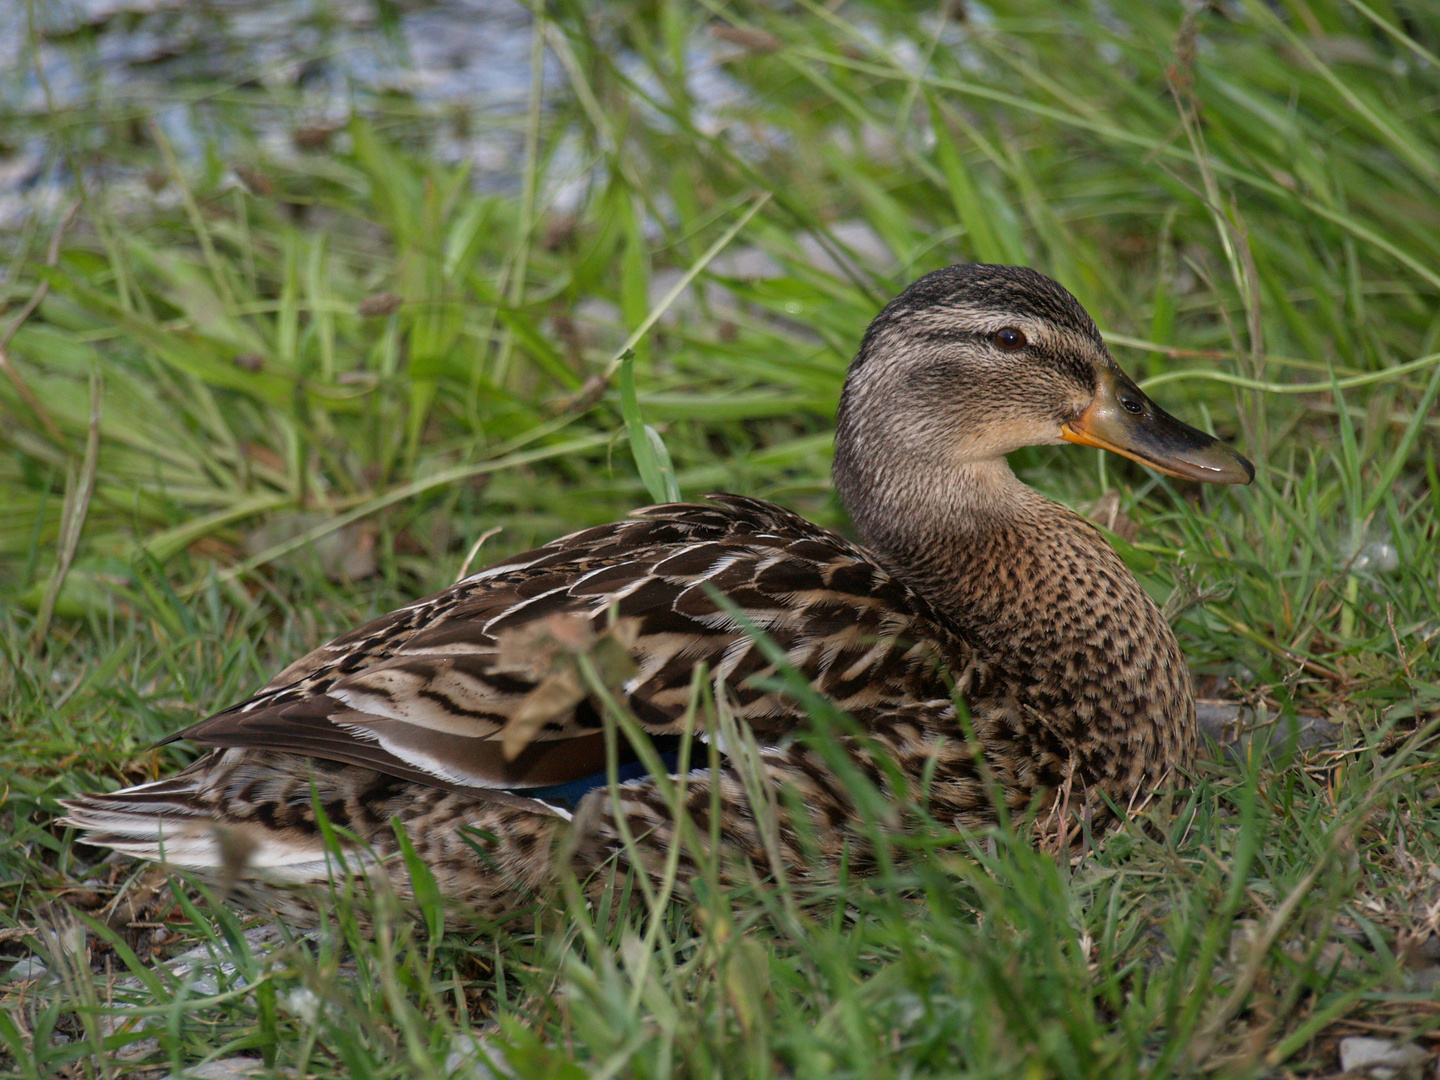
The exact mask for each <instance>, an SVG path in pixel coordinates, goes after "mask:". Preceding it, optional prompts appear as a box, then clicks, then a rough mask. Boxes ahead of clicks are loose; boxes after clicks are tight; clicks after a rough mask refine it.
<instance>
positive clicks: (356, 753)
mask: <svg viewBox="0 0 1440 1080" xmlns="http://www.w3.org/2000/svg"><path fill="white" fill-rule="evenodd" d="M716 592H718V593H719V594H721V595H723V596H724V597H725V598H726V600H727V601H728V602H729V604H731V605H734V607H735V608H737V609H738V610H739V611H741V612H742V613H743V615H744V618H745V620H746V621H748V622H749V623H750V624H751V625H752V626H754V627H756V628H758V629H760V630H763V631H764V632H765V633H766V634H767V635H768V636H769V637H770V638H771V639H772V640H773V641H775V642H776V643H777V644H778V645H779V646H780V648H781V649H782V650H783V651H784V653H785V656H786V659H787V662H788V663H789V664H790V665H791V666H792V667H794V668H795V669H796V670H798V671H799V672H800V673H801V674H802V675H803V676H804V677H805V678H806V679H808V680H809V682H810V684H811V685H812V687H813V688H814V689H815V690H816V691H817V692H819V693H820V694H822V695H823V696H825V697H826V698H829V699H830V700H832V701H834V702H835V703H836V704H838V705H839V706H840V707H841V708H842V709H845V710H847V711H848V712H850V713H851V715H853V716H855V717H856V718H857V720H859V721H860V722H861V724H862V726H868V725H866V720H867V718H869V717H879V716H882V715H886V714H888V715H891V716H893V715H895V714H897V713H902V712H904V711H905V710H907V709H910V708H913V707H914V706H915V705H916V704H917V703H920V702H926V703H935V704H937V705H939V706H941V707H943V705H944V704H948V702H949V700H950V694H951V688H950V683H949V681H948V679H949V675H948V674H947V669H948V670H949V671H955V672H958V671H960V670H961V669H962V668H963V667H965V663H964V662H965V660H966V658H967V654H968V652H969V650H968V649H967V648H966V647H965V646H964V644H963V643H961V642H960V641H959V640H958V639H956V638H955V637H954V636H953V635H952V634H951V633H950V632H949V631H948V630H947V629H946V628H945V627H944V625H943V624H942V623H941V622H940V621H939V620H938V619H937V617H936V616H935V615H934V613H933V611H931V609H930V608H929V607H928V605H927V604H926V603H925V601H924V600H922V599H921V598H920V597H919V596H917V595H916V594H915V593H914V592H913V591H912V590H911V589H910V588H909V587H908V586H906V585H905V584H904V583H903V582H901V581H900V580H899V579H897V578H896V577H894V575H892V574H891V573H890V572H889V571H888V570H887V569H886V568H885V567H884V566H882V565H881V564H879V563H878V562H877V561H876V560H875V559H874V557H873V556H871V555H870V554H868V553H867V552H865V551H864V550H863V549H861V548H859V547H857V546H856V545H854V544H851V543H850V542H849V541H847V540H845V539H843V538H842V537H840V536H838V535H836V534H835V533H832V532H829V531H828V530H825V529H821V528H819V527H818V526H816V525H813V524H811V523H810V522H807V521H806V520H805V519H804V518H801V517H799V516H798V515H796V514H792V513H790V512H789V511H787V510H784V509H782V508H780V507H777V506H774V505H772V504H770V503H766V502H761V501H759V500H754V499H746V498H742V497H739V496H733V495H719V496H712V497H711V501H710V502H709V503H708V504H673V505H666V506H657V507H650V508H648V509H645V510H642V511H639V512H637V514H636V515H635V516H633V517H632V518H630V519H628V520H625V521H621V522H617V523H614V524H610V525H603V526H599V527H597V528H593V529H588V530H585V531H583V532H579V533H574V534H572V535H570V536H566V537H563V538H561V539H559V540H556V541H554V542H552V543H550V544H546V545H545V546H544V547H541V548H537V549H535V550H533V551H530V552H526V553H524V554H522V555H517V556H515V557H513V558H511V559H507V560H505V561H504V562H501V563H497V564H495V565H493V566H490V567H488V568H486V569H485V570H482V571H480V572H479V573H477V574H474V575H472V576H470V577H468V578H465V579H464V580H462V581H460V582H458V583H457V584H455V585H453V586H451V587H450V588H447V589H444V590H442V591H441V592H438V593H435V594H433V595H431V596H428V597H425V598H424V599H421V600H417V601H416V602H415V603H413V604H409V605H407V606H406V607H403V608H400V609H399V610H397V611H394V612H391V613H390V614H388V615H384V616H382V617H380V618H378V619H376V620H374V621H372V622H370V623H367V624H366V625H364V626H362V627H360V628H359V629H357V630H354V631H352V632H351V633H348V634H346V635H344V636H342V637H339V638H336V639H335V640H333V641H331V642H328V643H327V644H325V645H322V646H320V647H319V648H318V649H316V650H314V651H313V652H311V653H309V654H308V655H306V656H304V657H302V658H301V659H299V660H297V661H296V662H295V663H293V664H291V665H290V666H289V667H288V668H286V669H285V670H284V671H282V672H281V673H280V674H279V675H277V676H276V677H275V678H274V679H273V680H272V681H271V682H270V683H268V684H267V685H266V686H265V687H263V688H262V689H261V690H260V691H259V692H258V693H256V694H255V696H254V697H252V698H250V699H249V700H247V701H244V702H242V703H240V704H238V705H235V706H233V707H232V708H229V709H226V710H225V711H224V712H221V713H218V714H216V715H215V716H212V717H210V718H209V719H207V720H203V721H201V722H200V723H198V724H195V725H193V726H192V727H189V728H187V729H185V730H184V731H181V732H179V733H177V734H176V735H174V736H172V739H181V738H184V739H190V740H193V741H195V742H197V743H199V744H201V745H203V746H209V747H249V748H257V749H268V750H285V751H291V752H295V753H299V754H304V755H308V756H311V757H315V758H322V759H328V760H333V761H341V762H347V763H350V764H355V765H360V766H364V767H366V768H370V769H374V770H376V771H378V772H381V773H385V774H388V775H391V776H396V777H401V778H404V779H409V780H417V781H420V782H422V783H426V784H430V785H434V786H439V787H445V788H452V789H457V790H467V791H473V790H476V789H482V790H483V789H489V790H497V789H524V788H534V787H544V786H548V785H552V784H560V783H565V782H567V781H571V780H576V779H580V778H582V777H587V776H592V775H594V774H595V773H597V772H601V771H603V770H604V768H605V742H604V725H603V720H602V717H601V714H600V711H599V709H598V707H597V706H596V705H595V703H594V702H592V701H591V700H590V699H589V697H588V696H586V695H585V694H584V692H583V690H577V688H578V686H579V684H578V679H577V678H576V677H574V676H573V675H570V676H568V678H569V680H570V681H569V684H568V686H561V685H560V684H563V683H565V682H566V679H567V674H566V671H567V669H566V667H565V664H566V655H567V654H566V648H567V644H566V641H565V639H567V638H568V639H570V643H569V646H568V647H569V648H571V649H572V650H573V651H571V652H570V653H569V654H568V655H569V657H570V660H569V663H570V666H571V668H572V669H573V666H574V661H573V656H574V652H575V651H583V650H584V649H585V648H586V647H589V646H593V645H594V644H595V643H596V642H598V641H599V640H600V639H602V638H603V637H605V636H607V635H608V636H611V637H613V638H614V639H615V640H619V641H622V642H623V645H624V650H625V652H627V653H628V656H629V658H630V661H629V662H628V663H627V664H626V668H627V670H626V671H625V673H624V678H623V681H622V690H623V693H624V697H625V699H626V701H627V703H628V705H629V707H630V708H631V710H632V711H633V712H634V715H635V716H636V718H637V719H638V720H639V722H640V724H641V725H642V726H643V727H644V729H645V730H646V731H648V732H649V733H651V734H652V735H657V736H664V735H676V734H679V733H680V732H681V729H682V726H683V716H684V713H685V711H686V707H687V705H688V704H689V701H690V696H691V681H692V672H693V670H694V668H695V666H696V665H698V664H701V663H704V664H706V665H707V667H708V670H709V672H710V674H711V677H712V678H713V680H714V682H715V685H716V690H717V693H723V694H724V695H725V696H726V697H727V699H728V700H729V702H730V703H731V705H732V706H733V708H734V709H735V712H736V715H737V716H738V717H739V718H740V719H741V720H742V721H744V722H746V723H748V724H749V726H750V727H751V728H752V730H753V731H754V732H755V735H756V738H757V740H758V741H759V742H760V743H761V744H762V745H776V744H778V743H779V742H780V741H782V740H783V739H784V738H785V737H786V736H787V735H788V734H790V733H791V732H793V731H795V730H797V729H798V728H799V727H800V726H801V725H802V724H803V723H804V720H805V713H804V711H803V708H802V707H801V706H800V705H799V703H797V702H796V701H794V700H793V699H792V698H791V697H789V696H787V695H786V694H785V693H783V692H782V691H780V690H777V689H775V688H774V686H773V685H766V680H767V676H773V675H775V673H776V670H775V665H774V664H773V663H772V662H771V661H770V660H769V659H767V656H766V654H765V652H764V651H763V650H762V649H761V648H760V646H759V645H757V644H756V643H755V641H754V640H753V638H752V637H751V636H750V633H749V632H748V630H747V629H746V627H745V626H744V625H743V624H742V623H741V621H740V620H738V619H737V618H736V617H735V616H734V614H733V613H732V612H730V611H727V610H725V609H724V608H723V607H722V606H721V605H720V604H718V603H717V602H716V600H715V599H714V593H716ZM577 641H578V642H579V645H578V646H577V645H576V644H575V643H576V642H577ZM611 648H612V650H613V646H612V647H611ZM547 702H548V704H547ZM537 710H538V712H537ZM522 721H523V723H524V726H525V729H526V734H525V737H524V739H523V742H522V745H521V746H519V747H517V746H516V745H515V744H514V739H513V735H514V730H515V728H514V725H516V724H517V722H522ZM695 722H696V723H697V724H698V725H700V730H699V731H698V734H699V735H700V737H702V738H704V737H705V732H704V730H703V718H697V719H696V721H695ZM507 729H509V730H510V731H511V736H512V737H511V740H510V743H509V745H507V739H506V732H507ZM167 741H171V740H167ZM517 751H518V752H517Z"/></svg>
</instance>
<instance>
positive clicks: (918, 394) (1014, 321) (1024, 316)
mask: <svg viewBox="0 0 1440 1080" xmlns="http://www.w3.org/2000/svg"><path fill="white" fill-rule="evenodd" d="M1062 442H1070V443H1078V444H1080V445H1083V446H1098V447H1101V448H1103V449H1106V450H1111V451H1114V452H1115V453H1118V454H1123V455H1124V456H1125V457H1128V458H1131V459H1133V460H1135V461H1138V462H1140V463H1142V464H1144V465H1147V466H1149V467H1150V468H1153V469H1156V470H1158V471H1159V472H1163V473H1165V474H1166V475H1169V476H1174V477H1179V478H1181V479H1185V480H1198V481H1203V482H1206V483H1214V484H1243V483H1249V482H1250V480H1252V479H1253V478H1254V475H1255V469H1254V466H1252V465H1251V464H1250V462H1249V461H1247V460H1246V459H1245V458H1243V457H1241V456H1240V455H1239V454H1238V453H1236V452H1235V451H1234V450H1231V449H1230V448H1229V447H1228V446H1225V445H1224V444H1223V443H1220V442H1218V441H1217V440H1216V439H1214V438H1213V437H1212V436H1210V435H1207V434H1205V433H1204V432H1203V431H1199V430H1197V429H1196V428H1193V427H1191V426H1190V425H1189V424H1186V423H1183V422H1182V421H1180V420H1177V419H1176V418H1175V417H1173V416H1171V415H1170V414H1169V413H1167V412H1165V411H1164V410H1163V409H1161V408H1160V407H1159V406H1158V405H1156V404H1155V403H1154V402H1153V401H1151V400H1150V399H1149V397H1147V396H1146V395H1145V393H1144V392H1143V391H1142V390H1141V389H1140V388H1139V387H1138V386H1136V385H1135V383H1134V381H1133V380H1132V379H1131V378H1130V377H1129V376H1128V375H1126V374H1125V372H1124V371H1122V370H1121V369H1120V366H1119V365H1118V364H1117V363H1116V362H1115V359H1114V357H1112V356H1111V355H1110V351H1109V349H1108V348H1106V346H1105V342H1104V341H1103V340H1102V339H1101V337H1100V332H1099V331H1098V330H1097V329H1096V328H1095V323H1094V322H1093V321H1092V320H1091V318H1090V316H1089V315H1088V314H1087V313H1086V312H1085V309H1084V308H1083V307H1081V306H1080V303H1079V301H1077V300H1076V299H1075V298H1074V297H1073V296H1071V295H1070V293H1069V292H1067V291H1066V290H1065V289H1064V288H1062V287H1061V286H1059V285H1058V284H1056V283H1055V282H1054V281H1052V280H1051V279H1050V278H1048V277H1046V276H1045V275H1043V274H1039V273H1036V272H1035V271H1034V270H1028V269H1025V268H1023V267H1014V266H990V265H984V264H974V265H965V266H952V267H949V268H947V269H944V270H937V271H936V272H934V273H932V274H928V275H926V276H925V277H923V278H921V279H920V280H919V281H917V282H915V284H913V285H911V286H910V287H909V288H908V289H906V290H905V292H904V293H902V294H901V295H900V296H899V297H897V298H896V299H895V300H893V301H892V302H891V303H889V304H888V305H886V307H885V309H884V310H883V311H882V312H881V313H880V314H879V315H878V316H877V317H876V319H875V321H874V322H873V323H871V325H870V328H869V330H868V331H867V332H866V334H865V338H864V341H863V343H862V345H861V347H860V352H859V354H858V355H857V356H856V358H855V360H854V362H853V363H852V364H851V365H850V370H849V373H848V375H847V377H846V381H845V389H844V393H843V394H842V397H841V404H840V413H839V418H838V423H837V429H836V455H835V480H836V486H837V488H838V489H839V491H840V494H841V496H842V498H843V499H844V500H845V503H846V505H847V506H848V507H849V508H850V510H851V512H852V514H853V515H854V516H855V518H856V523H857V524H858V525H859V526H860V527H861V531H862V533H864V532H869V531H877V532H879V533H884V532H886V531H888V530H887V529H886V528H885V524H884V522H879V521H875V520H874V518H875V516H876V515H875V513H871V512H870V511H875V510H878V509H879V508H882V507H895V506H906V507H908V508H910V509H912V510H913V509H918V508H917V507H916V505H915V504H916V503H917V501H918V502H920V503H924V504H930V505H931V506H932V507H933V506H936V505H943V504H945V503H947V502H954V497H953V494H948V493H947V492H952V493H953V491H954V490H956V489H965V488H968V489H970V491H971V493H972V494H973V493H974V492H975V491H977V490H981V489H983V488H985V486H986V484H987V482H988V483H989V484H990V486H991V487H995V488H996V490H997V492H998V491H1000V490H1001V489H1002V488H1005V489H1008V487H1009V485H1011V484H1016V483H1018V482H1017V481H1014V479H1013V476H1012V474H1011V473H1010V472H1009V469H1008V467H1006V466H1005V465H1004V456H1005V455H1006V454H1007V453H1010V452H1011V451H1013V450H1018V449H1020V448H1021V447H1024V446H1045V445H1052V444H1059V443H1062ZM1000 478H1004V481H1005V482H1002V481H1001V479H1000ZM997 485H998V486H997ZM972 502H973V500H972ZM867 519H868V520H867ZM867 524H871V525H873V526H874V529H873V530H872V529H867V528H866V526H867Z"/></svg>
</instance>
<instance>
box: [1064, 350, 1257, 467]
mask: <svg viewBox="0 0 1440 1080" xmlns="http://www.w3.org/2000/svg"><path fill="white" fill-rule="evenodd" d="M1127 405H1128V406H1129V408H1127V407H1126V406H1127ZM1060 437H1061V438H1062V439H1064V440H1065V441H1066V442H1072V443H1078V444H1079V445H1080V446H1098V447H1100V449H1102V450H1113V451H1115V453H1117V454H1124V455H1125V456H1126V457H1128V458H1130V459H1131V460H1132V461H1138V462H1140V464H1142V465H1148V466H1150V468H1152V469H1156V470H1158V471H1160V472H1162V473H1164V474H1165V475H1166V476H1174V477H1178V478H1179V479H1181V480H1199V481H1201V482H1202V483H1206V484H1248V483H1250V481H1251V480H1253V479H1255V466H1253V465H1251V464H1250V462H1249V461H1247V460H1246V459H1245V458H1243V457H1241V456H1240V455H1239V454H1237V453H1236V452H1235V451H1234V450H1231V449H1230V448H1229V447H1228V446H1226V445H1225V444H1224V443H1222V442H1219V441H1218V440H1216V439H1214V438H1212V437H1211V436H1209V435H1206V434H1205V433H1204V432H1203V431H1197V430H1196V429H1195V428H1193V427H1191V426H1190V425H1189V424H1185V423H1182V422H1181V421H1179V420H1176V419H1175V417H1173V416H1171V415H1170V414H1169V413H1167V412H1166V411H1165V410H1164V409H1162V408H1160V407H1159V406H1158V405H1156V404H1155V403H1154V402H1153V401H1151V400H1150V399H1149V398H1148V397H1146V396H1145V395H1144V394H1143V393H1142V392H1141V390H1140V388H1139V387H1138V386H1136V385H1135V384H1134V383H1133V382H1131V381H1130V377H1129V376H1128V375H1126V374H1125V373H1124V372H1123V371H1119V370H1118V369H1117V370H1113V371H1100V372H1098V373H1097V385H1096V387H1095V400H1094V401H1092V402H1091V403H1090V406H1089V407H1088V408H1087V409H1086V410H1085V411H1084V412H1083V413H1081V414H1080V415H1079V416H1077V417H1076V418H1075V419H1074V420H1070V421H1068V422H1067V423H1065V424H1063V425H1061V427H1060Z"/></svg>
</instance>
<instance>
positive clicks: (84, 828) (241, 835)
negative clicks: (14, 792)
mask: <svg viewBox="0 0 1440 1080" xmlns="http://www.w3.org/2000/svg"><path fill="white" fill-rule="evenodd" d="M203 796H204V792H203V790H202V788H201V785H200V784H199V783H197V782H196V778H195V777H193V776H191V777H186V776H184V775H181V776H179V777H171V778H169V779H166V780H157V781H154V782H153V783H148V784H139V785H137V786H135V787H132V788H125V789H123V790H121V791H116V792H112V793H110V794H105V795H80V796H77V797H75V798H73V799H65V800H62V803H61V805H63V806H64V807H65V810H66V813H65V816H64V817H62V818H61V819H60V823H61V824H63V825H69V826H72V827H73V828H76V829H79V830H80V831H81V833H82V834H83V835H82V836H81V837H80V840H81V841H82V842H83V843H86V844H90V845H93V846H95V847H108V848H113V849H114V850H115V851H118V852H120V853H121V854H123V855H129V856H131V857H133V858H137V859H151V860H154V861H156V862H164V863H168V864H170V865H172V866H177V867H182V868H185V869H192V870H201V871H219V872H221V873H223V874H226V875H227V876H228V875H234V874H235V873H236V872H237V871H242V870H243V871H244V872H246V873H250V874H257V875H259V876H262V877H266V878H269V879H272V880H277V881H284V882H306V881H324V880H326V879H327V878H329V877H330V876H331V875H333V874H334V873H335V872H336V871H337V870H342V868H341V867H340V866H339V865H338V862H337V860H335V859H333V858H332V857H330V856H328V855H327V853H326V851H325V849H324V846H323V843H322V842H321V841H320V838H319V837H306V838H300V837H296V836H293V835H285V834H281V833H277V832H276V831H275V830H272V829H266V828H264V827H263V826H261V825H259V824H258V823H251V822H233V821H222V820H221V819H220V818H219V817H217V816H216V814H215V813H214V811H213V809H212V808H211V807H209V806H207V805H206V800H205V799H204V797H203ZM347 856H348V858H349V859H350V868H351V869H352V870H354V869H359V868H360V867H359V866H358V865H357V863H358V864H364V863H366V862H369V861H371V860H369V859H367V858H365V857H363V856H361V857H359V858H357V857H356V853H353V852H347Z"/></svg>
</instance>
